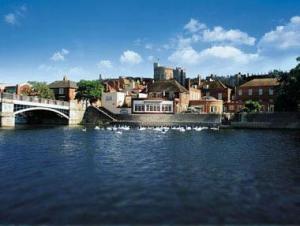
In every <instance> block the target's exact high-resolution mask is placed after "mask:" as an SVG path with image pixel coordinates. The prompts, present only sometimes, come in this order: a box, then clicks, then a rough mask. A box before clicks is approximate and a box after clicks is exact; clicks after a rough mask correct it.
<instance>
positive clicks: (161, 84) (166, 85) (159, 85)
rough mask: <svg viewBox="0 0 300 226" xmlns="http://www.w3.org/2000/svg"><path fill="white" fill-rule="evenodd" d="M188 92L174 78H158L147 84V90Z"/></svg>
mask: <svg viewBox="0 0 300 226" xmlns="http://www.w3.org/2000/svg"><path fill="white" fill-rule="evenodd" d="M163 91H165V92H179V93H184V92H188V90H187V89H186V88H184V87H183V86H182V85H180V83H178V82H177V81H176V80H160V81H156V82H154V83H152V84H151V85H149V88H148V92H163Z"/></svg>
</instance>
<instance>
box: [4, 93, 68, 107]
mask: <svg viewBox="0 0 300 226" xmlns="http://www.w3.org/2000/svg"><path fill="white" fill-rule="evenodd" d="M0 98H1V100H2V99H9V100H18V101H24V102H25V101H26V102H33V103H41V104H52V105H58V106H67V107H69V106H70V103H69V102H67V101H61V100H51V99H44V98H39V97H37V96H22V95H17V94H13V93H0Z"/></svg>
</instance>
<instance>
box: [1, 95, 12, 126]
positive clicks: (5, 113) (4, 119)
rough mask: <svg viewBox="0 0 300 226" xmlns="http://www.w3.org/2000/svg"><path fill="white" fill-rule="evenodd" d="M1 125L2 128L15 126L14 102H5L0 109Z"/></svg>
mask: <svg viewBox="0 0 300 226" xmlns="http://www.w3.org/2000/svg"><path fill="white" fill-rule="evenodd" d="M0 124H1V126H2V127H13V126H15V115H14V103H13V101H12V100H3V101H2V104H1V109H0Z"/></svg>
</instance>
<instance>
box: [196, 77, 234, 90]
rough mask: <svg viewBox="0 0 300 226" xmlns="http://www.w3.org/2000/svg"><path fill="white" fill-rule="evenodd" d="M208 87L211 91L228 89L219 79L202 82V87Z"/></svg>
mask: <svg viewBox="0 0 300 226" xmlns="http://www.w3.org/2000/svg"><path fill="white" fill-rule="evenodd" d="M206 85H208V86H209V87H208V88H209V89H220V88H222V89H226V88H228V87H227V86H226V85H225V84H224V83H223V82H221V81H220V80H219V79H215V80H212V81H207V80H205V81H203V82H201V87H205V86H206Z"/></svg>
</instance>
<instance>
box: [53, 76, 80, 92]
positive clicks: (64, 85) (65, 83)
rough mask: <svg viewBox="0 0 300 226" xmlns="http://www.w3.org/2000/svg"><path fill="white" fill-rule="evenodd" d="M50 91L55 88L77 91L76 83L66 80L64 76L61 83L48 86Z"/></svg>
mask: <svg viewBox="0 0 300 226" xmlns="http://www.w3.org/2000/svg"><path fill="white" fill-rule="evenodd" d="M49 88H50V89H55V88H74V89H77V88H78V86H77V84H76V82H73V81H71V80H68V79H67V77H66V76H65V77H64V79H63V80H61V81H55V82H52V83H51V84H49Z"/></svg>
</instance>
